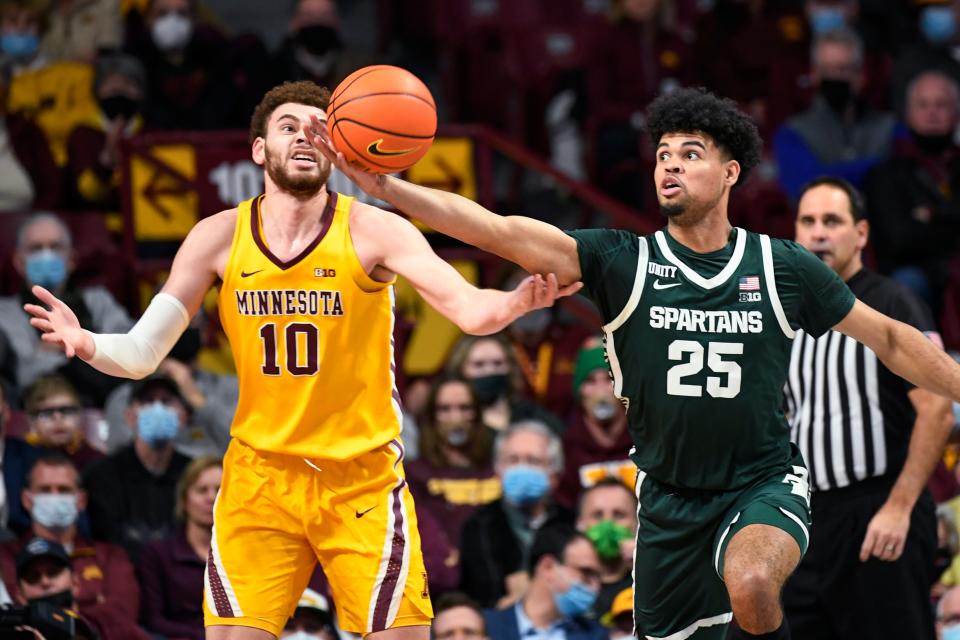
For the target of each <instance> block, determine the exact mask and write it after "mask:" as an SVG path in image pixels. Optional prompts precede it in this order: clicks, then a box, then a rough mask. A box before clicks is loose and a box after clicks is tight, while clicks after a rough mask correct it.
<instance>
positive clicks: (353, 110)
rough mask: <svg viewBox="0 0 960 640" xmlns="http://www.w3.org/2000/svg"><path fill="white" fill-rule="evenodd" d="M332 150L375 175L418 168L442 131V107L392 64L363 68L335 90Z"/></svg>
mask: <svg viewBox="0 0 960 640" xmlns="http://www.w3.org/2000/svg"><path fill="white" fill-rule="evenodd" d="M327 129H328V130H329V131H330V138H331V141H332V142H333V146H334V147H335V148H336V149H337V151H339V152H340V153H342V154H343V155H344V157H345V158H346V160H347V162H349V163H351V164H353V165H355V166H357V167H360V168H361V169H364V170H365V171H369V172H371V173H393V172H396V171H403V170H404V169H408V168H409V167H411V166H413V165H414V164H415V163H416V162H417V160H419V159H420V158H422V157H423V154H425V153H426V152H427V150H428V149H429V148H430V145H431V143H432V142H433V138H434V136H435V135H436V133H437V106H436V104H435V103H434V101H433V96H432V95H430V90H429V89H427V86H426V85H425V84H423V82H421V81H420V79H419V78H417V77H416V76H415V75H413V74H412V73H410V72H409V71H407V70H406V69H401V68H400V67H393V66H390V65H375V66H371V67H364V68H363V69H358V70H357V71H354V72H353V73H352V74H350V75H349V76H347V77H346V78H345V79H344V80H343V82H341V83H340V85H339V86H338V87H337V88H336V89H335V90H334V92H333V95H332V96H331V97H330V104H329V106H328V107H327Z"/></svg>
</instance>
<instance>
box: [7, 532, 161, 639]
mask: <svg viewBox="0 0 960 640" xmlns="http://www.w3.org/2000/svg"><path fill="white" fill-rule="evenodd" d="M74 567H75V564H74V562H73V561H71V558H70V555H69V554H68V553H67V551H66V549H65V548H64V547H63V546H62V545H61V544H59V543H57V542H53V541H50V540H47V539H44V538H33V539H32V540H30V541H28V542H27V543H26V544H25V545H24V547H23V550H22V551H21V552H20V553H19V554H18V555H17V558H16V577H17V587H18V589H17V592H16V593H17V594H18V600H19V602H21V603H26V604H34V603H39V602H44V603H48V604H50V605H53V606H54V607H58V608H60V609H66V610H68V611H70V612H72V614H74V616H73V617H74V619H75V625H76V636H75V637H76V638H77V639H78V640H150V636H148V635H147V634H146V633H145V632H144V631H143V630H142V629H141V628H140V627H138V626H137V625H136V623H135V622H134V618H131V617H130V616H129V615H128V614H126V613H122V614H121V613H118V612H116V611H114V610H112V609H107V608H104V607H93V608H84V607H82V606H80V605H79V602H78V601H77V597H76V594H77V592H78V590H79V588H80V582H79V578H80V576H79V575H78V574H77V572H76V570H75V568H74ZM35 637H38V638H41V639H42V638H43V636H41V635H39V634H37V636H35Z"/></svg>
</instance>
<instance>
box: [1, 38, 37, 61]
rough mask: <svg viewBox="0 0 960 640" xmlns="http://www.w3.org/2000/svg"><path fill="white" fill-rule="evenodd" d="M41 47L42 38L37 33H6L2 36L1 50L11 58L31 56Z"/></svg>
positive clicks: (21, 58)
mask: <svg viewBox="0 0 960 640" xmlns="http://www.w3.org/2000/svg"><path fill="white" fill-rule="evenodd" d="M39 48H40V38H39V37H38V36H37V34H35V33H5V34H3V35H2V36H0V50H2V51H3V52H4V53H5V54H7V55H8V56H10V57H11V58H17V59H20V60H23V59H26V58H30V57H31V56H33V54H35V53H36V52H37V49H39Z"/></svg>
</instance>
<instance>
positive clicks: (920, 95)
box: [864, 71, 960, 313]
mask: <svg viewBox="0 0 960 640" xmlns="http://www.w3.org/2000/svg"><path fill="white" fill-rule="evenodd" d="M907 93H908V95H907V101H906V102H907V112H906V123H907V127H908V128H909V130H910V137H909V138H908V139H906V140H902V141H901V142H900V143H899V144H898V145H897V148H896V151H895V152H894V155H893V157H892V158H890V159H889V160H887V161H885V162H883V163H881V164H880V165H878V166H877V167H876V168H875V169H874V170H873V171H872V172H871V173H870V175H869V176H868V178H867V182H866V185H865V189H864V191H865V194H866V197H867V205H868V206H867V209H868V211H869V215H870V220H871V225H870V226H871V228H872V230H873V244H874V247H875V248H876V257H877V261H878V263H879V267H880V270H881V271H882V272H884V273H888V274H890V275H891V276H892V277H893V278H894V279H895V280H898V281H899V282H901V283H902V284H904V285H906V286H907V287H908V288H910V289H911V290H912V291H913V292H914V293H915V294H916V295H917V296H918V297H920V298H921V299H923V300H924V301H926V302H927V303H928V304H929V305H930V307H931V308H932V309H933V310H934V312H935V313H937V312H939V310H940V309H941V308H942V306H943V300H942V294H941V292H942V291H943V287H944V285H945V284H946V280H947V276H948V262H949V260H950V258H951V256H953V255H956V254H957V251H958V250H960V240H958V238H960V147H958V146H957V145H956V144H954V142H953V131H954V129H955V128H956V126H957V124H958V123H960V92H958V86H957V83H956V82H955V81H954V80H953V79H952V78H951V77H949V76H947V75H944V74H942V73H940V72H935V71H934V72H928V73H923V74H921V75H919V76H917V77H916V78H915V79H914V80H913V82H911V83H910V85H909V88H908V92H907Z"/></svg>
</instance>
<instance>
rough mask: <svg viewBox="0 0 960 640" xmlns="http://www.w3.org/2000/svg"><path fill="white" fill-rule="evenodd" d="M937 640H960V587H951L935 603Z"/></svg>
mask: <svg viewBox="0 0 960 640" xmlns="http://www.w3.org/2000/svg"><path fill="white" fill-rule="evenodd" d="M937 640H960V587H953V588H952V589H949V590H948V591H947V592H946V593H944V594H943V597H942V598H940V600H939V601H938V602H937Z"/></svg>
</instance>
